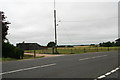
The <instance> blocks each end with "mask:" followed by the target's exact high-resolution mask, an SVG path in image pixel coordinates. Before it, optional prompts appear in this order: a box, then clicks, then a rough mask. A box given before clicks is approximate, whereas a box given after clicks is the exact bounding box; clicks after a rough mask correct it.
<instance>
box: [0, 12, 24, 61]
mask: <svg viewBox="0 0 120 80" xmlns="http://www.w3.org/2000/svg"><path fill="white" fill-rule="evenodd" d="M0 24H2V57H4V58H7V57H10V58H16V59H23V56H24V51H23V50H22V49H20V48H17V47H15V46H14V45H12V44H10V43H9V41H8V39H7V38H6V36H7V35H8V28H9V26H8V24H10V23H9V22H8V21H6V17H5V15H4V12H2V11H0ZM5 40H7V42H5Z"/></svg>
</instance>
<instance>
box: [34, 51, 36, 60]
mask: <svg viewBox="0 0 120 80" xmlns="http://www.w3.org/2000/svg"><path fill="white" fill-rule="evenodd" d="M35 57H36V51H35V50H34V58H35Z"/></svg>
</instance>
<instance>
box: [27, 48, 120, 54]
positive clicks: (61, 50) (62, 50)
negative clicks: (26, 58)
mask: <svg viewBox="0 0 120 80" xmlns="http://www.w3.org/2000/svg"><path fill="white" fill-rule="evenodd" d="M117 50H120V47H77V48H76V47H70V48H69V47H59V48H57V51H58V53H59V54H79V53H88V52H102V51H117ZM25 53H37V54H53V48H45V49H40V50H25Z"/></svg>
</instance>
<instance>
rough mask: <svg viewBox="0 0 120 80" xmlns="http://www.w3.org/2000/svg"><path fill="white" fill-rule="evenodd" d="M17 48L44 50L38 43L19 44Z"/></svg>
mask: <svg viewBox="0 0 120 80" xmlns="http://www.w3.org/2000/svg"><path fill="white" fill-rule="evenodd" d="M16 46H17V47H19V48H21V49H23V50H39V49H43V48H44V47H43V46H41V45H39V44H38V43H18V44H16Z"/></svg>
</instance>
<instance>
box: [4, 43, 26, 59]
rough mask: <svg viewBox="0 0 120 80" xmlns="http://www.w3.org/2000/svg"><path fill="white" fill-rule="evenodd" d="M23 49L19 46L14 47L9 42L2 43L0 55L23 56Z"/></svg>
mask: <svg viewBox="0 0 120 80" xmlns="http://www.w3.org/2000/svg"><path fill="white" fill-rule="evenodd" d="M23 55H24V51H23V50H22V49H20V48H17V47H15V46H14V45H12V44H10V43H2V57H4V58H7V57H10V58H15V59H21V58H23Z"/></svg>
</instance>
